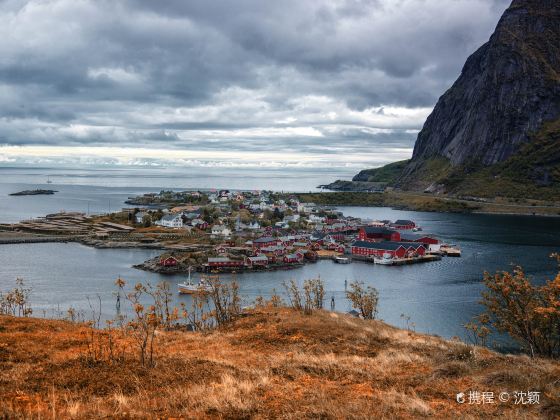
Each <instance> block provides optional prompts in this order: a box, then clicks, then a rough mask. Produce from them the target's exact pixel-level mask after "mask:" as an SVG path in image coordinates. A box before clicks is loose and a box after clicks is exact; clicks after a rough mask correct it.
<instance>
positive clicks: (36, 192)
mask: <svg viewBox="0 0 560 420" xmlns="http://www.w3.org/2000/svg"><path fill="white" fill-rule="evenodd" d="M56 192H58V191H55V190H25V191H20V192H16V193H12V194H10V195H53V194H54V193H56Z"/></svg>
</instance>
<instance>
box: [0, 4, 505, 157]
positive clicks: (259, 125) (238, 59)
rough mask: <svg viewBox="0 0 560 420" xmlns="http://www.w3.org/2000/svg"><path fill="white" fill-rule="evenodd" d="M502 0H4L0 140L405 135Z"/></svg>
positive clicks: (256, 141) (336, 140)
mask: <svg viewBox="0 0 560 420" xmlns="http://www.w3.org/2000/svg"><path fill="white" fill-rule="evenodd" d="M507 5H508V0H494V1H488V0H455V1H447V2H441V1H437V0H399V1H392V0H331V1H327V0H324V1H316V2H305V1H301V0H284V1H262V0H238V1H235V2H232V1H227V0H219V1H218V0H216V1H207V0H206V1H202V0H189V1H183V0H168V1H164V2H154V1H151V0H128V1H123V2H115V1H110V0H95V1H94V0H78V1H76V0H33V1H17V0H6V1H3V2H0V39H2V41H0V143H2V144H6V145H25V144H29V145H120V146H132V147H151V146H154V145H155V146H158V145H159V146H161V145H162V144H163V145H166V146H167V147H170V148H177V149H191V148H192V149H197V150H212V149H214V150H224V149H226V150H227V149H228V148H234V149H236V150H247V151H260V150H263V151H271V150H275V148H278V150H295V151H298V150H299V151H302V152H308V153H324V154H329V153H338V152H339V148H340V147H341V146H344V147H347V148H348V150H352V151H356V152H360V153H361V152H362V151H365V150H367V149H369V150H371V149H372V148H374V147H390V146H391V145H392V146H393V147H395V148H401V147H403V148H406V147H408V148H410V147H411V145H412V144H413V142H414V137H415V135H414V130H417V129H419V128H420V127H421V125H422V122H423V119H424V118H425V116H426V114H427V113H428V112H429V109H430V108H431V107H432V106H433V105H434V103H435V101H436V100H437V98H438V96H439V95H440V94H442V93H443V92H444V91H445V89H446V88H447V87H448V86H449V85H450V84H451V83H452V82H453V80H454V79H455V78H456V77H457V75H458V74H459V72H460V69H461V66H462V64H463V62H464V60H465V59H466V57H467V56H468V55H469V54H470V53H472V52H473V51H474V50H475V49H476V48H477V47H478V46H479V45H481V44H482V43H483V42H485V41H486V40H487V39H488V37H489V35H490V34H491V32H492V30H493V28H494V27H495V25H496V23H497V21H498V19H499V16H500V15H501V13H502V12H503V10H504V9H505V8H506V7H507ZM375 129H380V130H392V131H377V132H376V131H375ZM367 130H370V131H369V132H368V131H367ZM372 130H373V131H372ZM407 130H408V131H407ZM410 130H412V131H410Z"/></svg>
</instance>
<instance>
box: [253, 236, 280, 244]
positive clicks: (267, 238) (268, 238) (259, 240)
mask: <svg viewBox="0 0 560 420" xmlns="http://www.w3.org/2000/svg"><path fill="white" fill-rule="evenodd" d="M267 242H276V238H273V237H272V236H263V237H262V238H257V239H255V240H253V243H258V244H264V243H267Z"/></svg>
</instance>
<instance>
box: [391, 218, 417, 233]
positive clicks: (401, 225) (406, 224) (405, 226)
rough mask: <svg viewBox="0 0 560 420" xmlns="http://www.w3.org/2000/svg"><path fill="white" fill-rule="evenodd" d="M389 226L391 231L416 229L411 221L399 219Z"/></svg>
mask: <svg viewBox="0 0 560 420" xmlns="http://www.w3.org/2000/svg"><path fill="white" fill-rule="evenodd" d="M389 226H391V228H393V229H398V230H409V229H414V228H415V227H416V223H414V222H413V221H412V220H404V219H399V220H396V221H395V223H391V224H390V225H389Z"/></svg>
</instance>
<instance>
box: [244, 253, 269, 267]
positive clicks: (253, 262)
mask: <svg viewBox="0 0 560 420" xmlns="http://www.w3.org/2000/svg"><path fill="white" fill-rule="evenodd" d="M245 265H247V266H248V267H266V266H267V265H268V258H267V256H266V255H258V256H256V257H247V259H246V260H245Z"/></svg>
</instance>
